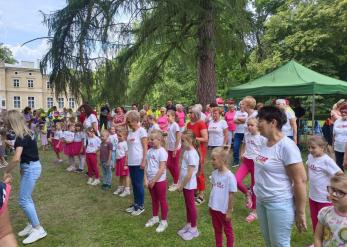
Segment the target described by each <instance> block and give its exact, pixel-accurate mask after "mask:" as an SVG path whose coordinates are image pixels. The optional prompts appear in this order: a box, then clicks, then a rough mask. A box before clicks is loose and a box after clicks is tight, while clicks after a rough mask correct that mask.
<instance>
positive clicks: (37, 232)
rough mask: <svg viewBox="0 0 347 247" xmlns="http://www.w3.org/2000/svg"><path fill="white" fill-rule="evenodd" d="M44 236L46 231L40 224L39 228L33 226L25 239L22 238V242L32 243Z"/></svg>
mask: <svg viewBox="0 0 347 247" xmlns="http://www.w3.org/2000/svg"><path fill="white" fill-rule="evenodd" d="M46 236H47V232H46V231H45V229H43V227H42V226H40V228H38V229H36V228H33V230H32V231H31V233H30V235H29V236H28V237H27V238H26V239H24V240H23V244H31V243H34V242H36V241H37V240H40V239H41V238H44V237H46Z"/></svg>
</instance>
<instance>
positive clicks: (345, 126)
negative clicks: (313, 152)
mask: <svg viewBox="0 0 347 247" xmlns="http://www.w3.org/2000/svg"><path fill="white" fill-rule="evenodd" d="M333 133H334V150H335V151H337V152H341V153H344V152H345V147H346V143H347V121H343V120H342V119H337V120H336V121H335V123H334V129H333Z"/></svg>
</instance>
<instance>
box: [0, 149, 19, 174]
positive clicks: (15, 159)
mask: <svg viewBox="0 0 347 247" xmlns="http://www.w3.org/2000/svg"><path fill="white" fill-rule="evenodd" d="M22 152H23V147H16V150H15V153H14V155H13V157H12V160H11V162H10V163H9V165H8V166H7V167H6V170H5V172H4V180H5V179H7V178H10V177H11V174H10V173H11V171H12V170H13V169H14V168H15V167H16V166H17V165H18V164H19V162H20V157H21V155H22Z"/></svg>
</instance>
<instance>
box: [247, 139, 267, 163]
mask: <svg viewBox="0 0 347 247" xmlns="http://www.w3.org/2000/svg"><path fill="white" fill-rule="evenodd" d="M243 142H244V144H245V153H244V156H245V157H246V158H247V159H251V160H252V159H254V158H255V157H256V156H257V155H258V154H259V150H260V147H261V146H262V145H264V142H266V138H265V137H264V136H262V135H260V134H257V135H252V134H251V133H249V132H247V133H245V138H244V139H243Z"/></svg>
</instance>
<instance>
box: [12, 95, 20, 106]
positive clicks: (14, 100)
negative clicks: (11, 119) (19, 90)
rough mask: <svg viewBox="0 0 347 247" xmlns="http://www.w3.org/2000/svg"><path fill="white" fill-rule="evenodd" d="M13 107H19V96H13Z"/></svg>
mask: <svg viewBox="0 0 347 247" xmlns="http://www.w3.org/2000/svg"><path fill="white" fill-rule="evenodd" d="M13 107H14V108H20V97H19V96H14V97H13Z"/></svg>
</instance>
